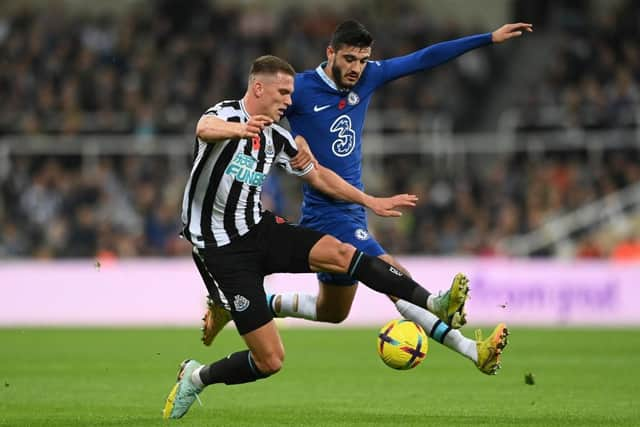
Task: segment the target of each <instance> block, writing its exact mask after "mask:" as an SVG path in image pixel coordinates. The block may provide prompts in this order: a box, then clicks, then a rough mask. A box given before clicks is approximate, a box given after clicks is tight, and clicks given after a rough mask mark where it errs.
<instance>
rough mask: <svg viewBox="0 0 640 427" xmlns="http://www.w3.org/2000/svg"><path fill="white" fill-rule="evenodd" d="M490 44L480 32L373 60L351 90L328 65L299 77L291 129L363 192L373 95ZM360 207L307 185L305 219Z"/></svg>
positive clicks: (323, 161) (290, 114)
mask: <svg viewBox="0 0 640 427" xmlns="http://www.w3.org/2000/svg"><path fill="white" fill-rule="evenodd" d="M490 43H491V33H486V34H479V35H475V36H469V37H463V38H461V39H456V40H451V41H446V42H442V43H437V44H434V45H431V46H428V47H426V48H424V49H421V50H418V51H416V52H413V53H411V54H409V55H406V56H402V57H397V58H391V59H387V60H381V61H369V63H368V64H367V66H366V67H365V69H364V71H363V72H362V75H361V76H360V80H359V81H358V83H357V84H356V85H355V86H354V87H353V88H351V89H347V90H340V89H339V88H338V87H337V86H336V84H335V83H334V82H333V81H332V80H331V79H330V78H329V77H328V76H327V74H326V73H325V72H324V70H323V67H324V65H325V64H326V63H323V64H321V65H319V66H318V67H317V68H316V69H314V70H307V71H304V72H302V73H298V74H296V77H295V90H294V92H293V103H292V105H291V106H290V108H289V109H288V110H287V112H286V117H287V119H288V120H289V124H290V126H291V130H292V132H293V133H294V134H296V135H302V136H303V137H305V139H306V140H307V141H308V143H309V146H310V148H311V151H312V152H313V154H314V155H315V156H316V158H317V159H318V161H319V162H320V164H322V165H323V166H325V167H327V168H329V169H332V170H333V171H334V172H336V173H337V174H338V175H340V176H341V177H342V178H343V179H344V180H345V181H347V182H349V183H350V184H352V185H353V186H355V187H357V188H359V189H361V190H362V189H364V186H363V184H362V129H363V127H364V119H365V115H366V112H367V108H368V106H369V102H370V100H371V96H372V95H373V93H374V91H375V90H376V89H377V88H378V87H379V86H381V85H383V84H385V83H387V82H389V81H391V80H394V79H397V78H399V77H402V76H406V75H408V74H412V73H415V72H418V71H421V70H426V69H429V68H432V67H435V66H437V65H439V64H442V63H444V62H446V61H449V60H450V59H453V58H455V57H457V56H459V55H461V54H463V53H464V52H467V51H468V50H471V49H474V48H476V47H479V46H483V45H487V44H490ZM362 209H363V208H362V207H361V206H360V205H356V204H351V203H346V202H341V201H337V200H334V199H332V198H330V197H328V196H325V195H323V194H322V193H320V192H319V191H317V190H315V189H313V188H312V187H310V186H308V185H306V184H305V186H304V199H303V204H302V216H303V219H304V218H305V217H308V216H316V217H318V216H322V217H327V218H330V217H331V216H334V215H336V214H341V213H349V212H353V211H354V210H355V211H361V210H362Z"/></svg>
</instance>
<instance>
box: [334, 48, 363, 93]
mask: <svg viewBox="0 0 640 427" xmlns="http://www.w3.org/2000/svg"><path fill="white" fill-rule="evenodd" d="M370 57H371V47H357V46H341V47H340V48H339V49H338V50H334V49H333V48H332V47H331V46H329V48H328V49H327V59H328V65H329V67H330V69H331V73H332V74H333V80H334V82H335V83H336V85H337V86H338V87H341V88H345V89H350V88H352V87H353V86H355V85H356V83H358V80H360V77H361V76H362V72H363V71H364V68H365V67H366V66H367V61H368V60H369V58H370Z"/></svg>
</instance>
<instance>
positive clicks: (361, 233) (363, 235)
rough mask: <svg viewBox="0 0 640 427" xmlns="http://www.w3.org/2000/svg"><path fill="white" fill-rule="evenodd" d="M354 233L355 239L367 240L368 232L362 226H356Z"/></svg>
mask: <svg viewBox="0 0 640 427" xmlns="http://www.w3.org/2000/svg"><path fill="white" fill-rule="evenodd" d="M355 235H356V239H358V240H367V239H368V238H369V233H368V232H367V230H365V229H363V228H358V229H357V230H356V232H355Z"/></svg>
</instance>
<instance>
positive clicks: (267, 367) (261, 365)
mask: <svg viewBox="0 0 640 427" xmlns="http://www.w3.org/2000/svg"><path fill="white" fill-rule="evenodd" d="M254 361H255V363H256V368H258V370H259V371H260V372H262V373H263V374H265V375H273V374H275V373H277V372H278V371H279V370H280V369H282V364H283V363H284V349H280V350H278V351H272V352H269V353H267V354H265V355H262V356H261V357H255V356H254Z"/></svg>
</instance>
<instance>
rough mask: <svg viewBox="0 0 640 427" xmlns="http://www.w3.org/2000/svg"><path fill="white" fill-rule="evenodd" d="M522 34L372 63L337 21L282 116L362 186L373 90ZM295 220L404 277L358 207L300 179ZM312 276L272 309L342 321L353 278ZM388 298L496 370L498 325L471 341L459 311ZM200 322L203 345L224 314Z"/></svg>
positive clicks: (363, 37)
mask: <svg viewBox="0 0 640 427" xmlns="http://www.w3.org/2000/svg"><path fill="white" fill-rule="evenodd" d="M525 31H526V32H531V31H533V29H532V25H531V24H527V23H514V24H506V25H503V26H502V27H500V28H499V29H497V30H496V31H494V32H492V33H485V34H478V35H473V36H469V37H463V38H460V39H456V40H450V41H446V42H441V43H437V44H434V45H431V46H428V47H426V48H423V49H420V50H418V51H416V52H413V53H410V54H408V55H405V56H402V57H396V58H391V59H386V60H371V59H370V58H371V46H372V44H373V38H372V37H371V35H370V33H369V32H368V31H367V29H366V28H365V27H364V26H363V25H362V24H360V23H359V22H357V21H353V20H349V21H345V22H343V23H341V24H340V25H338V27H337V28H336V30H335V32H334V34H333V36H332V39H331V42H330V44H329V46H328V47H327V50H326V54H327V61H325V62H323V63H322V64H320V65H319V66H318V67H317V68H315V69H313V70H307V71H304V72H302V73H298V74H297V75H296V78H295V91H294V93H293V97H292V98H293V103H292V105H291V106H290V107H289V109H288V110H287V111H286V113H285V115H286V117H287V119H288V121H289V124H290V127H291V130H292V133H293V134H295V135H302V136H304V138H305V139H306V140H307V141H308V144H309V147H310V149H311V152H312V153H313V155H314V156H315V158H316V159H317V161H318V162H319V163H320V164H321V165H323V166H325V167H327V168H329V169H332V170H333V171H334V172H336V173H337V174H338V175H340V176H341V177H342V178H344V179H345V180H346V181H347V182H349V183H350V184H352V185H354V186H355V187H357V188H359V189H363V188H364V186H363V184H362V180H361V175H362V131H363V127H364V120H365V115H366V111H367V108H368V105H369V102H370V100H371V96H372V95H373V93H374V92H375V90H376V89H377V88H378V87H380V86H382V85H384V84H385V83H388V82H390V81H393V80H395V79H398V78H400V77H403V76H406V75H409V74H413V73H417V72H419V71H424V70H428V69H430V68H433V67H436V66H438V65H440V64H443V63H445V62H447V61H449V60H451V59H454V58H456V57H458V56H460V55H462V54H464V53H465V52H467V51H469V50H472V49H475V48H478V47H481V46H486V45H490V44H492V43H501V42H504V41H506V40H509V39H511V38H514V37H518V36H521V35H522V34H523V33H524V32H525ZM265 124H268V123H265ZM293 165H294V166H296V165H295V163H293ZM300 225H303V226H305V227H308V228H312V229H315V230H318V231H322V232H325V233H328V234H331V235H333V236H335V237H337V238H338V239H339V240H341V241H343V242H347V243H350V244H352V245H354V246H355V247H356V248H358V249H359V250H361V251H363V252H364V253H366V254H368V255H371V256H377V257H379V258H381V259H382V260H384V261H386V262H388V263H389V264H391V265H393V266H395V267H396V268H398V269H399V270H401V271H402V272H403V273H405V274H407V275H408V272H407V271H406V270H405V269H404V268H403V267H402V266H401V265H400V264H399V263H398V262H397V261H396V260H395V259H394V258H393V257H392V256H391V255H389V254H387V253H386V251H385V250H384V249H383V248H382V247H381V246H380V244H379V243H378V242H377V241H376V240H375V239H374V238H373V237H372V236H371V235H370V233H369V231H368V227H367V217H366V213H365V210H364V208H362V206H359V205H356V204H351V203H346V202H341V201H337V200H334V199H331V198H329V197H327V196H325V195H323V194H322V193H320V192H319V191H317V190H314V189H313V188H311V187H310V186H308V185H306V184H305V186H304V199H303V205H302V218H301V221H300ZM318 279H319V292H318V294H315V295H314V294H303V293H284V294H278V295H269V296H268V298H269V305H270V307H271V309H272V310H273V312H274V314H275V315H276V316H279V317H298V318H305V319H309V320H315V321H320V322H330V323H339V322H341V321H343V320H344V319H345V318H346V317H347V315H348V314H349V311H350V309H351V304H352V302H353V299H354V297H355V293H356V287H357V282H356V281H355V280H354V279H353V278H352V277H350V276H347V275H335V274H327V273H320V274H318ZM447 292H449V293H450V295H449V296H450V297H451V298H463V297H464V298H466V293H467V292H468V280H467V278H466V277H465V276H464V275H463V274H458V275H456V276H455V277H454V279H453V284H452V286H451V288H450V290H448V291H447ZM390 298H391V299H392V300H393V301H394V303H395V305H396V307H397V309H398V311H399V312H400V314H402V315H403V316H404V317H405V318H407V319H410V320H413V321H414V322H416V323H418V324H420V325H421V326H422V327H423V328H424V329H425V331H427V332H429V335H430V336H431V337H432V338H433V339H434V340H436V341H438V342H440V343H442V344H444V345H445V346H447V347H449V348H451V349H452V350H454V351H456V352H458V353H460V354H462V355H463V356H465V357H467V358H469V359H470V360H472V361H473V362H474V363H475V365H476V366H477V367H478V369H479V370H480V371H481V372H483V373H486V374H495V373H496V371H497V369H499V367H500V353H501V351H502V348H504V346H505V345H506V336H507V334H508V333H507V329H506V326H505V324H504V323H500V324H499V325H498V326H497V327H496V328H495V329H494V331H493V333H492V334H491V335H490V336H489V337H488V338H487V339H486V340H483V339H482V338H481V336H480V335H477V336H476V340H472V339H469V338H466V337H465V336H464V335H462V333H460V331H458V330H457V329H458V328H460V327H461V326H462V325H463V324H465V323H466V319H465V314H464V312H463V311H462V310H460V313H457V315H456V316H454V318H453V319H452V321H451V322H450V323H451V325H448V324H446V323H444V322H443V321H442V320H441V319H440V318H439V317H438V316H437V315H435V314H433V313H431V312H430V311H427V310H425V309H423V308H420V307H417V306H415V305H413V304H410V303H408V302H406V301H403V300H399V299H397V298H395V297H390ZM440 317H442V316H440ZM203 320H204V321H205V323H204V328H203V329H204V335H203V341H204V342H205V344H210V343H211V340H212V339H213V337H215V335H216V334H217V332H218V331H219V330H220V329H221V328H222V326H224V324H225V323H226V322H227V321H228V314H227V313H224V312H223V311H222V310H221V308H220V307H216V306H215V305H213V304H210V305H209V310H208V311H207V314H206V315H205V318H204V319H203Z"/></svg>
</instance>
